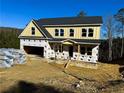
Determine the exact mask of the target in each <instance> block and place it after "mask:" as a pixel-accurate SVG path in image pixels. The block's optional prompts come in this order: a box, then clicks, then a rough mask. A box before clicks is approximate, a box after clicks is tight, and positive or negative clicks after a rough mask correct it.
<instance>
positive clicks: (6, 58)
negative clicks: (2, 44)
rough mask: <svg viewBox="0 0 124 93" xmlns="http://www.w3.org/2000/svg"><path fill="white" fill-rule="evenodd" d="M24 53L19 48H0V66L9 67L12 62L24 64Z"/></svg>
mask: <svg viewBox="0 0 124 93" xmlns="http://www.w3.org/2000/svg"><path fill="white" fill-rule="evenodd" d="M25 62H26V54H25V52H24V51H22V50H19V49H4V48H1V49H0V68H6V67H11V66H12V65H14V64H24V63H25Z"/></svg>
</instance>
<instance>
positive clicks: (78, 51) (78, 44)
mask: <svg viewBox="0 0 124 93" xmlns="http://www.w3.org/2000/svg"><path fill="white" fill-rule="evenodd" d="M79 57H80V45H79V44H78V60H79Z"/></svg>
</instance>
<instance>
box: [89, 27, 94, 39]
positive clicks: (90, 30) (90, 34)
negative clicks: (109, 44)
mask: <svg viewBox="0 0 124 93" xmlns="http://www.w3.org/2000/svg"><path fill="white" fill-rule="evenodd" d="M88 37H93V29H91V28H90V29H89V30H88Z"/></svg>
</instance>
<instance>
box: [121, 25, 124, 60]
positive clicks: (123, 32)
mask: <svg viewBox="0 0 124 93" xmlns="http://www.w3.org/2000/svg"><path fill="white" fill-rule="evenodd" d="M122 26H123V25H122ZM122 28H123V29H122V46H121V58H122V57H123V52H124V26H123V27H122Z"/></svg>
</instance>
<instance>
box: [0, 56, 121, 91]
mask: <svg viewBox="0 0 124 93" xmlns="http://www.w3.org/2000/svg"><path fill="white" fill-rule="evenodd" d="M118 68H119V65H110V64H99V67H98V69H88V68H79V67H71V66H69V67H68V68H67V69H64V65H58V64H54V63H47V62H45V61H44V60H42V59H40V58H30V59H28V61H27V63H26V64H23V65H15V66H13V67H11V68H8V69H0V92H2V91H5V90H8V89H9V88H10V87H11V86H13V85H16V84H17V83H18V82H20V81H26V82H30V83H34V84H39V83H41V84H44V85H48V86H52V87H54V88H55V89H57V90H58V89H59V90H61V91H62V92H57V93H64V91H63V90H69V91H73V92H74V93H82V91H83V93H92V92H91V91H93V93H97V92H98V91H99V89H98V88H99V87H98V86H99V85H101V87H102V85H103V86H104V85H106V82H107V81H111V80H119V79H120V77H119V71H118ZM80 81H82V83H81V84H80V88H78V89H75V84H77V82H80ZM88 91H89V92H88ZM100 91H101V90H100ZM5 93H11V92H5ZM27 93H28V92H27ZM44 93H47V92H44ZM48 93H52V92H48ZM65 93H66V92H65ZM67 93H72V92H67ZM108 93H109V92H108ZM115 93H116V92H115Z"/></svg>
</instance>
